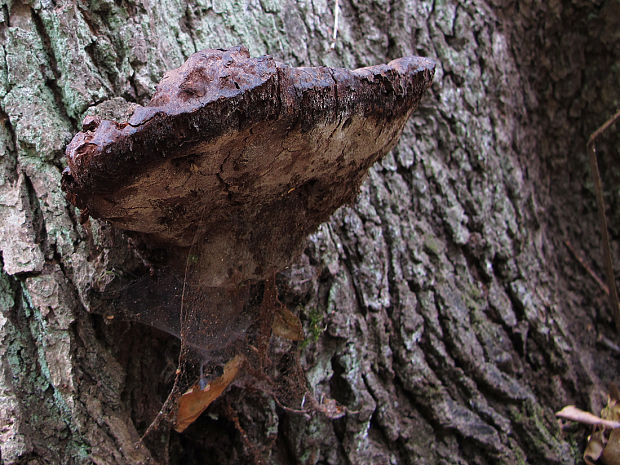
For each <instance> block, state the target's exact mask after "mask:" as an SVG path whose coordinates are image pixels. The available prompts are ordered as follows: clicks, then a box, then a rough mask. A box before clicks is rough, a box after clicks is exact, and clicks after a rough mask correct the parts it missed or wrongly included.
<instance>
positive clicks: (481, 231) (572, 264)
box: [0, 0, 620, 464]
mask: <svg viewBox="0 0 620 465" xmlns="http://www.w3.org/2000/svg"><path fill="white" fill-rule="evenodd" d="M339 4H340V20H339V30H338V39H337V41H336V47H335V49H334V50H333V51H332V50H331V49H330V44H331V33H332V28H333V25H334V17H333V7H334V2H333V1H328V2H323V1H312V2H292V1H287V2H283V3H279V2H271V1H260V2H258V1H255V2H251V3H248V4H245V3H237V2H232V1H224V2H207V1H199V2H195V3H192V4H191V5H189V6H188V5H186V3H185V2H175V1H160V2H135V1H133V0H127V1H118V2H113V1H111V0H110V1H106V0H102V1H98V0H92V1H77V2H71V1H65V0H58V1H56V2H54V1H35V2H22V1H6V0H5V1H2V2H0V5H2V7H1V8H0V37H1V40H2V47H0V55H1V56H0V106H1V109H0V171H1V173H2V175H1V176H0V238H1V239H0V240H1V242H0V249H1V252H2V265H3V266H2V272H1V273H0V310H1V312H0V354H1V365H0V451H1V453H2V460H3V461H4V463H7V464H9V463H97V464H126V463H131V464H133V463H136V464H137V463H186V464H187V463H244V462H249V463H252V461H255V462H260V461H265V462H268V463H281V464H285V463H286V464H288V463H300V464H315V463H354V464H357V463H373V464H374V463H376V464H383V463H403V464H405V463H412V464H418V463H445V464H455V463H483V464H484V463H549V464H570V463H578V462H579V461H580V459H579V456H580V454H581V451H582V450H583V441H584V437H585V434H586V431H585V430H584V429H579V428H573V429H571V430H569V431H567V432H562V431H561V430H560V429H559V427H558V424H557V422H556V420H555V418H554V416H553V412H554V411H555V410H558V409H559V408H561V407H562V406H563V405H565V404H568V403H573V404H577V405H578V406H580V407H582V408H585V409H591V410H593V411H594V412H595V413H597V409H600V407H601V405H602V402H603V401H604V397H603V394H604V383H606V382H608V381H613V380H614V378H616V381H617V373H618V371H619V370H618V369H619V364H618V354H617V353H614V352H613V351H612V350H610V349H608V348H606V347H605V346H603V345H600V344H597V342H596V341H597V338H600V337H604V338H607V339H612V340H617V336H616V334H617V333H616V332H615V330H614V328H613V323H612V320H611V316H610V312H609V309H608V308H607V306H606V304H605V299H604V296H603V295H602V292H601V291H600V289H599V288H598V287H597V286H596V284H595V283H594V282H593V281H592V280H591V278H590V277H589V276H588V275H587V274H586V273H585V271H584V270H583V269H582V268H581V267H580V266H579V265H578V264H577V262H576V261H575V260H574V259H573V258H572V256H571V255H570V254H569V253H568V250H567V248H566V246H565V245H564V240H568V241H570V243H572V244H573V246H574V247H575V248H576V249H578V250H579V251H580V253H582V254H583V255H584V256H585V257H586V260H587V261H588V262H589V263H590V264H591V266H592V267H593V268H594V269H595V271H597V272H598V273H599V274H600V273H601V271H600V269H601V267H600V266H599V265H598V263H600V259H599V255H600V254H599V252H598V250H599V249H598V237H599V234H598V232H597V230H596V216H595V203H594V195H593V192H592V184H591V182H590V181H589V178H588V172H587V169H586V166H587V165H586V154H585V141H586V138H587V136H588V135H589V133H590V132H592V131H593V130H594V129H595V128H596V127H597V126H598V125H599V124H601V123H602V122H603V121H604V120H605V119H606V118H607V117H608V116H609V115H610V114H611V113H612V112H613V111H614V110H615V108H614V105H617V103H618V101H620V86H618V82H620V71H619V69H618V67H617V63H618V56H619V54H620V35H619V34H618V31H620V13H619V12H620V3H619V2H618V1H617V0H592V1H586V0H563V1H560V0H559V1H556V2H542V3H538V2H523V1H522V2H511V1H508V0H488V1H486V2H485V1H481V0H480V1H479V0H476V1H473V2H466V1H458V0H445V1H444V0H442V1H438V0H436V1H434V2H426V1H419V2H418V1H399V0H396V1H391V2H389V3H388V2H357V1H345V0H343V1H340V2H339ZM236 44H243V45H246V46H247V47H248V48H249V49H250V52H251V53H252V55H260V54H265V53H268V54H271V55H273V56H275V57H277V58H278V59H279V60H281V61H283V62H286V63H289V64H291V65H314V66H316V65H327V66H339V67H348V68H355V67H360V66H366V65H372V64H376V63H381V62H385V61H386V60H389V59H392V58H396V57H398V56H402V55H408V54H419V55H424V56H429V57H431V58H435V59H436V60H437V61H438V67H437V73H436V76H435V83H434V85H433V87H432V91H431V92H429V94H428V95H427V97H426V98H425V100H424V101H423V103H422V105H421V106H420V108H419V110H418V111H417V112H416V113H415V114H414V116H413V118H412V120H411V121H410V123H409V124H408V126H407V128H406V130H405V133H404V135H403V137H402V139H401V142H400V143H399V145H398V147H397V148H396V149H394V150H393V152H392V153H391V154H389V155H388V156H387V157H386V158H385V159H384V160H383V161H381V162H380V163H378V164H377V165H376V166H374V167H373V168H372V170H371V172H370V174H369V176H368V179H367V181H366V183H365V184H364V186H363V188H362V190H361V192H360V195H359V198H358V200H357V201H356V203H355V204H354V205H350V206H345V207H343V208H341V209H340V210H339V211H338V212H337V213H336V214H335V215H334V216H333V217H332V219H331V220H330V221H329V222H328V223H327V224H324V225H323V226H321V227H320V228H319V230H318V231H317V232H316V234H314V235H313V236H312V237H311V238H310V239H309V241H308V247H307V248H306V251H305V253H304V255H303V256H302V257H301V258H299V259H297V260H296V262H295V264H294V265H292V266H291V267H290V268H289V269H287V270H285V271H284V272H283V273H282V276H281V278H280V281H279V282H280V291H281V299H282V300H283V301H285V302H286V303H287V304H288V305H289V307H291V308H292V309H294V310H295V311H296V312H298V314H299V315H300V318H301V320H302V322H303V323H304V327H305V330H306V334H307V336H308V342H307V343H306V344H303V345H302V346H303V347H297V348H295V347H293V346H292V345H291V344H287V343H284V342H283V341H279V340H277V339H274V353H280V354H281V353H282V352H283V351H285V350H288V351H291V353H295V350H298V351H299V353H300V363H301V366H302V367H303V369H304V371H305V377H306V379H307V383H308V387H309V388H310V390H311V393H312V395H313V396H314V397H315V398H316V399H318V400H319V401H320V400H321V398H322V397H323V398H329V399H335V400H336V401H338V402H339V403H341V404H343V405H344V406H345V407H346V409H347V413H346V415H345V416H344V417H342V418H340V419H336V420H330V419H329V418H327V417H326V416H325V415H322V414H320V413H316V412H315V413H311V414H307V415H304V414H296V413H293V412H290V411H286V410H284V409H282V408H281V407H280V406H278V404H277V403H276V402H275V401H274V399H273V396H272V395H270V394H267V393H265V392H261V390H259V389H250V388H248V385H249V383H248V382H246V383H245V384H244V385H243V386H237V387H233V388H232V389H231V390H230V391H229V392H228V393H227V394H226V395H224V396H223V397H222V398H221V399H219V400H218V401H217V402H216V403H215V404H214V405H213V406H212V407H210V410H209V412H210V415H203V417H202V418H201V419H200V420H199V421H198V422H197V423H196V424H195V425H193V426H192V427H191V428H190V429H189V430H188V431H187V432H186V433H183V434H182V435H179V434H176V433H173V432H169V431H167V430H166V429H165V428H164V429H160V430H159V431H157V432H156V433H154V435H153V436H151V437H150V438H149V439H148V440H147V441H146V442H144V443H138V444H137V445H136V443H137V441H138V438H139V437H140V434H141V433H143V432H144V430H145V429H146V427H147V426H148V424H149V423H150V421H151V420H152V419H153V417H154V416H155V414H156V413H157V411H158V409H159V408H160V406H161V403H162V402H163V400H164V399H165V397H166V394H167V390H168V389H169V388H170V380H171V377H172V375H173V373H174V370H175V369H176V352H175V351H176V350H178V344H177V342H176V341H175V339H174V338H172V337H168V336H166V335H163V334H161V333H158V332H156V331H155V330H153V329H150V328H147V327H142V326H139V325H136V324H129V323H124V322H116V321H114V322H112V323H110V324H107V323H106V320H105V319H103V318H101V317H100V316H96V315H92V314H89V313H88V311H89V310H93V308H92V307H93V292H92V291H93V289H98V288H101V287H105V286H103V284H105V283H106V282H107V281H109V280H110V279H111V278H112V277H114V276H116V275H121V274H127V273H137V272H139V270H142V272H143V273H144V270H143V268H140V266H141V265H140V263H139V262H140V260H139V257H137V256H136V253H135V251H134V249H133V247H132V244H131V243H130V242H129V241H128V240H127V239H126V238H125V237H124V236H123V234H121V233H120V232H118V231H113V230H111V229H110V228H109V227H108V226H107V225H105V224H103V223H97V222H95V221H93V222H91V229H90V230H86V229H85V228H84V227H83V226H81V225H80V224H79V220H78V217H79V212H76V211H75V210H74V209H73V208H71V207H70V206H69V205H68V203H67V202H66V201H65V199H64V195H63V193H62V191H61V190H60V173H61V171H62V167H63V163H64V160H63V152H64V147H65V145H66V143H67V142H68V141H69V140H70V137H71V135H72V134H73V133H75V132H76V131H77V130H78V129H79V123H80V122H81V120H82V118H83V117H84V116H85V115H86V114H93V113H98V114H101V115H106V116H114V117H118V118H122V114H123V113H126V112H127V111H129V110H130V107H131V103H132V102H137V103H141V104H143V103H145V102H146V101H148V98H149V96H150V95H152V93H153V91H154V86H155V84H156V83H157V82H158V81H159V79H160V78H161V76H162V75H163V73H164V72H165V71H166V70H168V69H171V68H174V67H177V66H179V65H180V64H181V63H182V62H183V60H184V59H185V58H187V57H188V56H189V55H190V54H191V53H193V52H194V51H196V50H199V49H202V48H217V47H228V46H231V45H236ZM619 133H620V131H617V130H612V131H611V132H610V134H608V135H607V136H606V138H605V141H604V143H603V144H602V150H601V153H600V156H601V167H602V170H603V173H604V177H605V179H604V182H605V185H606V186H607V188H608V193H607V194H608V195H607V200H608V202H609V205H610V208H609V210H610V223H611V229H612V231H611V234H612V237H613V238H614V239H615V242H614V247H615V249H614V250H615V256H616V257H617V256H618V253H617V250H618V249H617V246H618V233H617V231H619V230H620V215H619V212H620V209H618V202H619V200H620V192H619V191H618V189H617V185H618V180H619V178H620V170H619V169H618V163H617V161H618V147H620V144H619V142H620V141H619V136H618V135H617V134H619ZM102 283H103V284H102ZM293 358H294V357H293ZM235 418H236V419H238V423H239V426H240V427H241V429H240V428H236V427H235V425H234V421H233V420H234V419H235ZM242 431H243V432H242Z"/></svg>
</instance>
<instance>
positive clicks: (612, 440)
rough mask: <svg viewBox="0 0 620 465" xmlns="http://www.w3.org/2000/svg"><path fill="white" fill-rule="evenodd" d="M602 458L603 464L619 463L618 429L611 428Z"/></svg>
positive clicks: (615, 464) (619, 441)
mask: <svg viewBox="0 0 620 465" xmlns="http://www.w3.org/2000/svg"><path fill="white" fill-rule="evenodd" d="M602 459H603V464H604V465H620V429H615V430H613V431H612V432H611V434H610V435H609V439H608V440H607V444H606V445H605V449H603V456H602Z"/></svg>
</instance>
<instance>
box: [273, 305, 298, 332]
mask: <svg viewBox="0 0 620 465" xmlns="http://www.w3.org/2000/svg"><path fill="white" fill-rule="evenodd" d="M277 307H278V308H277V310H276V314H275V315H274V319H273V332H274V334H275V335H276V336H280V337H283V338H285V339H289V340H291V341H302V340H303V339H304V331H303V328H302V326H301V321H299V318H297V316H296V315H295V314H294V313H293V312H291V311H290V310H289V309H288V308H286V307H285V306H284V305H278V306H277Z"/></svg>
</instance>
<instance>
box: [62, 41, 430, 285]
mask: <svg viewBox="0 0 620 465" xmlns="http://www.w3.org/2000/svg"><path fill="white" fill-rule="evenodd" d="M434 67H435V65H434V63H433V62H432V61H431V60H429V59H426V58H420V57H405V58H399V59H397V60H394V61H391V62H390V63H388V64H383V65H378V66H370V67H368V68H361V69H357V70H354V71H350V70H346V69H338V68H333V69H332V68H326V67H317V68H293V67H290V66H287V65H284V64H282V63H279V62H278V61H276V60H274V59H273V58H272V57H270V56H262V57H258V58H250V56H249V53H248V51H247V49H245V48H244V47H235V48H231V49H227V50H203V51H201V52H198V53H196V54H194V55H192V56H191V57H190V58H189V59H188V60H187V61H186V62H185V63H184V64H183V65H182V66H181V67H180V68H178V69H175V70H172V71H169V72H167V73H166V74H165V76H164V78H163V79H162V81H161V82H160V84H159V85H158V87H157V91H156V93H155V95H154V96H153V98H152V100H151V101H150V103H149V104H148V105H147V106H145V107H137V108H136V109H135V110H134V113H133V115H132V116H131V118H130V119H129V121H127V122H125V123H116V122H113V121H107V120H101V119H99V118H97V117H88V118H86V119H85V120H84V123H83V131H82V132H79V133H78V134H76V135H75V137H74V138H73V140H72V141H71V143H70V144H69V145H68V147H67V151H66V154H67V162H68V167H67V168H66V169H65V171H64V173H63V178H62V185H63V189H64V190H65V191H66V193H67V198H68V199H69V201H70V202H71V203H72V204H73V205H75V206H77V207H79V208H81V209H83V210H85V211H87V212H88V214H89V215H90V216H92V217H94V218H100V219H104V220H107V221H109V222H110V223H112V224H113V225H114V226H116V227H118V228H120V229H124V230H129V231H134V232H136V233H140V234H141V235H142V236H143V237H144V239H145V241H147V242H149V243H151V244H153V245H154V246H159V247H165V248H167V249H169V250H170V253H169V255H170V256H171V257H175V256H178V257H181V258H180V259H182V260H184V259H185V258H186V257H187V253H188V250H189V248H190V246H192V245H194V248H193V250H194V251H195V253H198V254H199V263H200V265H199V268H200V269H199V274H200V277H201V280H202V281H203V283H204V284H205V285H210V286H222V287H226V286H228V285H230V286H232V285H234V284H235V283H238V282H241V281H245V280H253V279H263V278H264V277H266V276H268V275H269V274H270V273H273V272H274V271H277V270H280V269H282V268H283V267H284V266H286V265H287V264H288V263H289V262H290V261H291V260H292V259H294V258H295V257H296V256H297V254H298V253H299V251H300V248H301V246H302V244H303V241H304V238H305V237H306V236H307V235H308V234H309V233H311V232H312V231H314V230H315V229H316V227H317V226H318V225H319V224H320V223H321V222H323V221H325V220H327V218H328V217H329V216H330V215H331V214H332V213H333V212H334V211H335V210H336V209H337V208H338V207H339V206H341V205H342V204H344V203H347V202H351V201H352V200H353V199H354V198H355V195H356V194H357V192H358V189H359V186H360V184H361V182H362V181H363V179H364V177H365V175H366V173H367V171H368V169H369V168H370V166H371V165H372V164H373V163H374V162H376V161H377V160H378V159H380V158H381V157H383V156H384V155H385V154H386V153H387V152H388V151H389V150H390V149H391V148H392V147H393V146H394V145H395V144H396V142H397V141H398V138H399V137H400V134H401V132H402V129H403V126H404V124H405V122H406V121H407V119H408V118H409V116H410V114H411V112H412V111H413V110H414V109H415V108H416V107H417V105H418V102H419V101H420V98H421V97H422V94H423V93H424V91H425V90H426V89H427V88H428V87H429V86H430V85H431V82H432V79H433V74H434ZM193 253H194V252H193ZM171 260H173V259H171Z"/></svg>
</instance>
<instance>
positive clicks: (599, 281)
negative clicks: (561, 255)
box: [564, 240, 609, 296]
mask: <svg viewBox="0 0 620 465" xmlns="http://www.w3.org/2000/svg"><path fill="white" fill-rule="evenodd" d="M564 245H566V247H567V248H568V250H569V251H570V253H571V254H572V255H573V257H574V258H575V260H577V261H578V262H579V264H580V265H581V266H583V268H584V269H585V270H586V271H587V272H588V274H589V275H590V276H591V277H592V279H594V281H596V284H598V286H599V287H600V288H601V290H602V291H603V292H604V293H605V294H606V295H607V296H609V288H608V287H607V284H605V283H604V282H603V280H602V279H601V278H599V277H598V275H597V274H596V273H595V272H594V270H593V269H592V268H590V266H589V265H588V264H587V263H586V261H585V259H584V258H583V257H582V256H581V255H579V253H578V252H577V251H576V250H575V248H574V247H573V245H572V244H571V243H570V242H569V241H568V240H565V241H564Z"/></svg>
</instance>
